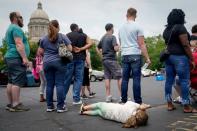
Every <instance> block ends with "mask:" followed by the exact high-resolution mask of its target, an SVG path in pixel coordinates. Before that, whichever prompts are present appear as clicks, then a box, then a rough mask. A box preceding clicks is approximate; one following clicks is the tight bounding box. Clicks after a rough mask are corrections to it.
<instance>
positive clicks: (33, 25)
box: [28, 2, 49, 42]
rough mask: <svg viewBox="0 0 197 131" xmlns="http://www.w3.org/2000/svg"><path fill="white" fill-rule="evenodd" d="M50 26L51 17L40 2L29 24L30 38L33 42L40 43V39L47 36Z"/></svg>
mask: <svg viewBox="0 0 197 131" xmlns="http://www.w3.org/2000/svg"><path fill="white" fill-rule="evenodd" d="M48 24H49V17H48V15H47V13H46V12H45V11H44V10H43V9H42V4H41V3H40V2H39V3H38V7H37V10H35V11H34V12H33V13H32V14H31V17H30V22H29V24H28V32H29V38H30V41H32V42H38V40H39V39H40V37H42V36H44V35H46V34H47V30H48Z"/></svg>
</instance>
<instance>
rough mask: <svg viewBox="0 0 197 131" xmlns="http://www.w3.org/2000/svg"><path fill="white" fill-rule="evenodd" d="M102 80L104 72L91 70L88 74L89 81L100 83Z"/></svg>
mask: <svg viewBox="0 0 197 131" xmlns="http://www.w3.org/2000/svg"><path fill="white" fill-rule="evenodd" d="M103 79H104V72H103V71H98V70H92V71H91V73H90V81H96V80H99V81H102V80H103Z"/></svg>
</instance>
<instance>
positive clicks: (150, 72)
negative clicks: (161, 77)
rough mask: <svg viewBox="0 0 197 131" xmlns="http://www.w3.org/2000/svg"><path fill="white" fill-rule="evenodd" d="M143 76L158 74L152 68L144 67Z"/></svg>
mask: <svg viewBox="0 0 197 131" xmlns="http://www.w3.org/2000/svg"><path fill="white" fill-rule="evenodd" d="M141 73H142V76H143V77H148V76H152V75H155V74H156V71H152V70H150V69H142V70H141Z"/></svg>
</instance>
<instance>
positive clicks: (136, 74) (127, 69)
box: [121, 55, 142, 104]
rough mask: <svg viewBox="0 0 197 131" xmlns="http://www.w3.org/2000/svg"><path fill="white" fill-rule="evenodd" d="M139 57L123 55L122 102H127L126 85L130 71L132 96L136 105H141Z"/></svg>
mask: <svg viewBox="0 0 197 131" xmlns="http://www.w3.org/2000/svg"><path fill="white" fill-rule="evenodd" d="M141 63H142V61H141V55H125V56H123V57H122V69H123V72H122V88H121V94H122V102H124V103H125V102H127V93H128V83H129V78H130V74H131V71H132V76H133V95H134V100H135V102H136V103H139V104H140V103H142V98H141Z"/></svg>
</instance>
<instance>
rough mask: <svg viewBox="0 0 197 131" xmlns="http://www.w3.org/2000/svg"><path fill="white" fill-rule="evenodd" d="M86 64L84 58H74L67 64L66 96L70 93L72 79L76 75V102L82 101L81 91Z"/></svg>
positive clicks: (74, 93) (74, 86) (74, 87)
mask: <svg viewBox="0 0 197 131" xmlns="http://www.w3.org/2000/svg"><path fill="white" fill-rule="evenodd" d="M84 64H85V62H84V60H73V61H72V62H71V63H69V64H67V69H66V79H65V81H64V84H65V89H66V91H65V98H66V95H67V93H68V90H69V87H70V84H71V81H72V77H74V84H73V100H74V102H79V101H80V92H81V86H82V82H83V73H84Z"/></svg>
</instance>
